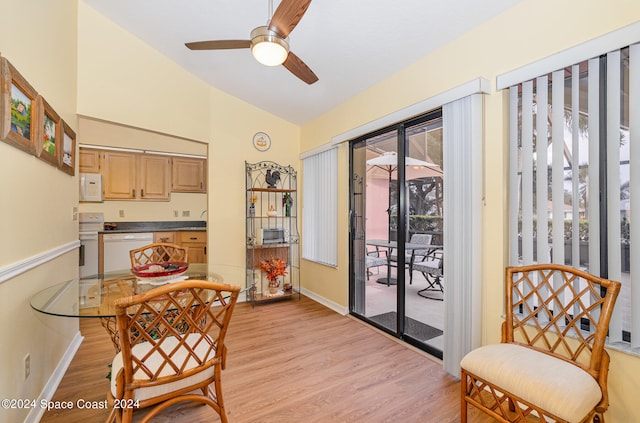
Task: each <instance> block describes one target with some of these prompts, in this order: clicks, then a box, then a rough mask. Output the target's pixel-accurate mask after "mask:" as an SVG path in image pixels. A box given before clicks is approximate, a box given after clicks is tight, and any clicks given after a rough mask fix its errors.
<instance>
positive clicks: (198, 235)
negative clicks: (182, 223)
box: [177, 231, 207, 263]
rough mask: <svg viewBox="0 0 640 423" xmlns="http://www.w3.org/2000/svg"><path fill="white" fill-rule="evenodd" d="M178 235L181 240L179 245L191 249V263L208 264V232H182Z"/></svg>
mask: <svg viewBox="0 0 640 423" xmlns="http://www.w3.org/2000/svg"><path fill="white" fill-rule="evenodd" d="M177 234H178V238H179V242H178V243H177V244H179V245H182V246H183V247H188V248H189V260H188V261H189V263H206V262H207V232H206V231H180V232H177Z"/></svg>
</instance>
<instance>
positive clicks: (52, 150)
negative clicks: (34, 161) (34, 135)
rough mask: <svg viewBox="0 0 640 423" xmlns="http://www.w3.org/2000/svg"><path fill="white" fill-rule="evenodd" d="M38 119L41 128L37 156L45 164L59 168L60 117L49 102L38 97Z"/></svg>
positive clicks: (37, 122)
mask: <svg viewBox="0 0 640 423" xmlns="http://www.w3.org/2000/svg"><path fill="white" fill-rule="evenodd" d="M36 104H37V105H38V107H37V108H38V111H39V112H40V113H39V115H38V119H37V120H36V121H35V122H36V124H37V125H39V126H40V129H41V130H40V131H38V135H39V139H38V140H37V143H36V153H37V156H38V157H39V158H40V159H42V160H44V161H45V162H47V163H49V164H51V165H53V166H56V167H58V165H59V163H60V150H61V137H60V135H61V134H60V122H61V121H60V116H58V114H57V113H56V112H55V110H53V108H52V107H51V106H50V105H49V103H48V102H47V100H45V99H44V97H42V96H40V95H39V96H38V98H37V100H36Z"/></svg>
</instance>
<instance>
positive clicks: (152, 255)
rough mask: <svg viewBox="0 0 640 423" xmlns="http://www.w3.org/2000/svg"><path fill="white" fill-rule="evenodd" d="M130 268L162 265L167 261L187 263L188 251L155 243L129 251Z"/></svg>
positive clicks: (176, 246) (171, 245)
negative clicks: (151, 264) (149, 264)
mask: <svg viewBox="0 0 640 423" xmlns="http://www.w3.org/2000/svg"><path fill="white" fill-rule="evenodd" d="M129 255H130V257H131V267H136V266H141V265H143V264H147V263H163V262H167V261H182V262H187V261H188V258H189V249H188V248H187V247H182V246H180V245H176V244H167V243H164V242H156V243H153V244H149V245H145V246H144V247H140V248H136V249H135V250H131V251H129Z"/></svg>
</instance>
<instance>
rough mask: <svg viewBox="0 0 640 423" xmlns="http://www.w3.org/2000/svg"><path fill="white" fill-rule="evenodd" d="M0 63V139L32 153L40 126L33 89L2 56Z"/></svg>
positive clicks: (35, 95)
mask: <svg viewBox="0 0 640 423" xmlns="http://www.w3.org/2000/svg"><path fill="white" fill-rule="evenodd" d="M0 60H1V63H0V69H1V70H0V72H1V80H0V101H1V103H2V104H1V105H0V113H1V117H0V119H1V120H2V124H1V125H0V128H2V131H1V133H0V138H1V139H2V140H3V141H4V142H6V143H8V144H11V145H13V146H15V147H17V148H20V149H22V150H24V151H26V152H28V153H31V154H36V142H39V135H38V134H39V133H40V132H41V131H40V128H39V125H37V121H38V106H37V97H38V93H37V92H36V90H35V89H34V88H33V87H32V86H31V85H30V84H29V83H28V82H27V80H26V79H24V78H23V77H22V75H20V73H19V72H18V71H17V70H16V68H14V67H13V65H11V63H9V61H8V60H7V59H6V58H1V59H0Z"/></svg>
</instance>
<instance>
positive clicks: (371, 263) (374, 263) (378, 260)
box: [365, 247, 387, 280]
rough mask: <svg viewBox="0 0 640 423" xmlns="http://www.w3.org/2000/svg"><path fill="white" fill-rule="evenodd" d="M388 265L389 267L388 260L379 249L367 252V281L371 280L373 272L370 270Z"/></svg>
mask: <svg viewBox="0 0 640 423" xmlns="http://www.w3.org/2000/svg"><path fill="white" fill-rule="evenodd" d="M386 265H387V259H386V258H385V257H382V253H381V252H380V250H379V249H378V247H376V249H375V251H367V254H366V256H365V268H366V272H367V280H369V276H370V275H371V271H370V270H369V269H370V268H372V267H380V266H386Z"/></svg>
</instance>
